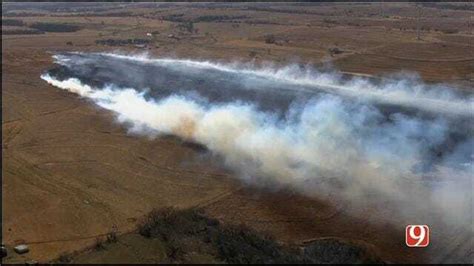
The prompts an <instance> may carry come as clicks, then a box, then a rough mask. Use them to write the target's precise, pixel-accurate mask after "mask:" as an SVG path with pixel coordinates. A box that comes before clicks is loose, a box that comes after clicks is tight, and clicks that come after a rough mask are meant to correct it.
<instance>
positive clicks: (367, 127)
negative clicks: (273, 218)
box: [42, 54, 473, 226]
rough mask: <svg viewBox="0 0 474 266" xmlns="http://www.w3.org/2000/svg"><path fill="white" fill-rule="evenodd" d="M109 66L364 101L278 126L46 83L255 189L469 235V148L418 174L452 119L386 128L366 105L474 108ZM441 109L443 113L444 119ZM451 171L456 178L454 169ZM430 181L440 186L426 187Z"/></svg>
mask: <svg viewBox="0 0 474 266" xmlns="http://www.w3.org/2000/svg"><path fill="white" fill-rule="evenodd" d="M109 56H116V57H120V58H124V59H127V60H142V61H145V62H148V61H149V62H150V63H160V64H170V67H174V66H175V65H176V64H178V65H179V64H192V65H193V66H197V67H206V68H208V67H211V68H219V69H220V70H223V71H240V72H241V73H247V74H249V75H265V76H266V77H267V78H271V79H278V80H282V81H284V82H287V83H288V86H291V83H305V84H307V85H308V84H312V85H313V86H326V87H327V89H328V90H337V91H338V92H341V91H342V92H343V94H345V95H347V94H353V96H354V97H363V98H365V100H364V101H362V102H361V101H354V102H353V103H348V102H347V101H343V100H342V99H341V98H340V97H338V96H334V95H326V96H321V97H315V98H314V99H313V100H311V101H309V102H308V103H307V104H306V105H305V106H294V107H293V108H291V110H290V111H289V112H288V115H287V116H286V117H285V119H283V120H282V119H278V118H277V117H275V116H274V115H272V114H270V113H265V112H262V111H258V108H257V107H256V106H254V105H252V104H248V103H228V104H219V105H213V104H210V103H204V102H197V101H194V100H193V99H190V98H187V97H184V96H180V95H173V96H170V97H167V98H164V99H161V100H153V99H147V98H146V97H145V93H143V92H138V91H137V90H136V89H134V88H117V87H115V86H114V85H108V86H105V87H104V88H94V87H91V86H88V85H85V84H82V83H81V82H80V81H79V80H78V79H75V78H70V79H66V80H63V81H60V80H57V79H54V78H53V77H51V76H50V75H48V74H44V75H42V79H44V80H45V81H47V82H48V83H50V84H51V85H53V86H55V87H58V88H61V89H65V90H68V91H71V92H73V93H76V94H78V95H80V96H82V97H86V98H89V99H91V100H93V101H94V102H95V103H96V104H98V105H99V106H101V107H103V108H105V109H107V110H111V111H113V112H115V113H116V114H117V117H118V121H119V122H121V123H127V124H129V125H131V127H130V132H133V133H135V134H145V135H147V136H152V137H156V136H159V135H161V134H173V135H176V136H178V137H180V138H182V139H185V140H189V141H193V142H197V143H200V144H203V145H205V146H206V147H207V148H208V149H209V150H210V151H211V152H212V153H214V154H216V155H219V156H221V157H222V159H223V160H224V163H225V164H226V165H227V166H228V167H229V168H231V169H233V170H235V171H236V172H237V173H238V176H239V177H240V178H241V179H242V180H244V181H245V182H248V183H250V184H254V185H272V186H283V187H288V186H289V187H292V188H295V189H298V190H299V191H301V192H302V193H305V194H307V195H311V196H319V197H324V196H328V195H329V194H333V193H337V194H338V195H339V197H340V198H341V199H343V200H349V201H352V202H353V203H354V205H357V204H364V202H367V201H369V200H370V197H372V195H376V196H380V197H383V198H384V199H386V200H387V201H388V202H391V204H393V205H394V206H397V207H400V208H399V210H398V211H399V212H400V213H399V214H400V215H402V216H405V215H411V214H413V213H417V212H420V211H424V210H425V209H426V208H432V211H431V212H432V213H434V214H435V215H439V216H441V218H442V219H445V220H446V221H447V222H450V223H452V222H455V223H462V224H463V225H468V226H471V223H470V220H466V219H470V213H471V212H472V201H471V198H472V170H473V166H472V161H471V162H469V163H468V164H467V165H463V166H459V165H456V164H459V160H458V158H457V157H459V156H461V155H463V154H466V153H468V154H471V156H472V154H473V151H472V146H471V147H469V145H472V143H473V140H472V138H470V140H469V141H468V143H466V144H465V145H461V146H459V147H457V148H456V149H454V150H453V151H452V153H451V155H449V156H446V158H448V159H447V162H439V163H437V164H435V165H434V166H433V167H432V169H431V170H430V172H429V173H420V172H419V171H417V170H416V169H417V168H418V167H419V165H420V164H422V163H423V162H424V161H426V158H425V157H426V154H427V153H428V151H429V149H431V148H433V147H435V146H436V145H439V144H440V143H442V142H443V140H444V139H445V138H446V134H447V132H448V129H449V126H448V123H447V121H446V118H445V117H443V116H439V117H438V118H437V119H431V120H422V119H419V118H414V117H408V116H406V115H402V114H397V115H394V116H393V117H392V120H393V121H392V122H391V123H383V119H384V118H383V116H382V115H381V113H380V112H379V111H378V110H377V109H376V108H375V107H373V106H371V105H370V104H367V103H368V102H370V101H371V100H375V101H382V102H390V103H391V104H397V105H401V106H411V107H416V108H421V109H426V110H430V111H436V112H447V113H449V114H451V115H472V110H471V109H470V108H471V107H472V100H461V99H458V98H455V96H453V95H451V94H449V93H448V94H446V93H444V94H443V95H444V96H443V97H440V95H442V94H441V93H440V92H437V93H433V92H429V91H426V90H425V88H424V87H425V85H423V84H418V85H417V87H415V88H413V87H410V88H406V87H405V86H406V85H407V83H406V81H397V82H392V83H389V84H385V85H384V87H382V88H375V85H373V84H370V83H369V82H367V81H364V80H355V81H351V82H348V83H342V82H341V81H338V80H337V78H334V77H332V78H331V77H330V76H324V75H323V76H321V77H314V76H313V75H310V74H308V73H306V74H301V73H299V74H298V73H297V72H296V71H295V70H292V69H291V68H290V69H285V70H250V69H241V70H238V69H236V68H234V67H233V66H223V65H219V64H214V63H210V62H195V61H190V60H174V59H157V60H152V59H148V58H136V57H130V56H122V55H115V54H112V55H110V54H109ZM63 63H64V62H63ZM292 71H293V74H291V73H292ZM446 95H447V96H446ZM440 106H442V107H443V108H441V109H438V108H439V107H440ZM471 135H472V134H471ZM448 161H449V162H448ZM453 164H454V165H456V167H455V168H453V167H450V166H452V165H453ZM425 176H430V177H431V178H433V179H435V180H436V181H435V182H429V183H427V182H426V181H425V180H424V177H425ZM417 201H418V202H420V201H421V202H423V204H418V203H416V202H417ZM427 206H430V207H427ZM437 217H438V216H437Z"/></svg>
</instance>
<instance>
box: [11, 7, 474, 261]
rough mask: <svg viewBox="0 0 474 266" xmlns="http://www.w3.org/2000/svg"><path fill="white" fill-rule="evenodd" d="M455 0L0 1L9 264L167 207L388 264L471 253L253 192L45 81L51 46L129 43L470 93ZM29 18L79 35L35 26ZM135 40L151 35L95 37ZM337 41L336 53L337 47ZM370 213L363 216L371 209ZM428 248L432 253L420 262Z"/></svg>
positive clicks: (323, 206)
mask: <svg viewBox="0 0 474 266" xmlns="http://www.w3.org/2000/svg"><path fill="white" fill-rule="evenodd" d="M459 5H462V4H459ZM466 5H467V4H466ZM453 6H454V7H455V6H456V4H452V5H446V6H443V5H439V6H437V5H429V6H421V7H420V8H419V10H418V9H416V8H415V6H414V5H412V4H408V3H393V4H388V3H374V4H346V3H339V4H290V3H285V4H272V5H268V4H265V5H264V4H231V3H218V4H204V3H203V4H157V5H155V4H130V5H122V4H110V5H107V4H98V5H95V6H94V5H92V6H89V5H86V7H84V6H81V5H77V6H73V5H69V6H65V7H61V6H59V7H53V6H50V5H45V4H43V5H40V4H26V3H24V4H20V5H18V4H17V5H15V4H8V3H7V4H6V3H3V4H2V20H18V21H21V25H20V26H7V25H4V26H2V158H3V159H2V176H3V180H2V210H3V217H2V230H3V232H2V233H3V242H4V243H5V244H6V245H7V246H9V247H12V246H14V245H15V244H20V243H26V244H28V245H29V247H30V252H29V253H27V254H25V255H21V256H19V255H14V254H13V252H12V251H11V250H10V255H11V257H9V258H7V260H6V262H24V261H28V260H36V261H39V262H48V261H51V260H53V259H56V258H58V256H60V255H61V254H63V253H65V252H66V253H67V252H73V251H80V250H83V249H85V248H87V247H90V246H91V245H94V243H95V241H96V238H97V237H98V236H104V235H106V234H107V233H108V232H110V230H111V228H112V227H114V226H115V227H117V228H118V230H119V232H120V233H127V232H131V231H133V230H134V229H135V228H136V225H137V221H138V220H140V219H141V217H143V216H144V215H146V214H147V213H148V212H149V211H150V210H152V209H153V208H160V207H169V206H173V207H177V208H183V209H185V208H191V207H200V208H202V209H203V210H204V211H205V212H206V213H208V214H209V215H210V216H212V217H215V218H217V219H219V220H220V221H222V222H224V223H230V224H232V223H234V224H245V225H247V226H249V227H251V228H253V229H255V230H258V231H265V232H268V233H270V234H272V235H274V236H275V237H276V239H277V240H279V241H282V242H285V243H301V242H302V241H305V240H307V239H313V238H317V237H329V236H330V237H340V238H345V239H352V240H358V241H363V242H366V243H368V244H370V245H373V246H374V247H375V248H376V249H377V252H378V253H379V254H380V256H381V257H382V258H383V259H384V260H386V261H388V262H427V261H432V260H435V261H436V262H443V261H446V260H448V261H449V260H450V259H453V258H455V257H456V256H466V254H468V255H469V254H470V252H471V251H470V249H469V247H467V249H466V247H465V245H466V244H465V243H463V241H464V240H463V239H462V238H460V237H459V238H456V239H454V242H453V247H457V248H456V249H455V251H452V249H451V248H446V247H438V246H436V245H433V246H432V247H430V249H427V250H414V249H409V248H406V247H405V243H404V232H403V228H401V229H400V228H395V227H393V226H392V225H390V224H388V223H379V224H370V223H369V222H368V221H367V220H360V219H358V218H357V217H352V216H351V215H350V214H348V213H346V212H345V211H344V208H345V206H344V205H343V204H340V205H339V204H336V203H333V202H322V201H320V200H318V199H314V198H306V197H303V196H300V195H297V194H293V193H291V192H278V193H274V192H272V191H264V190H260V189H257V188H249V187H247V186H246V185H244V184H240V183H239V182H238V181H237V179H235V178H232V175H233V173H232V172H230V171H228V170H227V169H223V168H222V167H221V166H219V164H218V163H216V162H213V160H212V158H209V157H207V156H204V155H202V153H201V151H200V150H199V149H196V147H194V146H192V145H188V144H186V143H183V142H182V141H180V140H178V139H175V138H173V137H166V138H159V139H154V140H150V139H147V138H143V137H138V136H133V135H129V134H127V131H126V129H125V128H124V127H123V126H121V125H118V124H117V123H116V122H115V121H114V118H113V115H112V114H111V113H109V112H107V111H103V110H101V109H99V108H98V107H96V106H94V105H93V104H92V103H90V102H88V101H87V100H84V99H80V98H78V97H77V96H76V95H73V94H71V93H68V92H65V91H61V90H58V89H56V88H54V87H52V86H50V85H48V84H47V83H45V82H44V81H43V80H41V79H40V75H41V74H42V73H43V72H44V71H45V70H47V69H48V68H50V67H51V66H52V64H53V62H52V58H51V56H52V53H53V52H58V51H122V52H123V51H129V52H134V53H143V52H147V53H149V54H151V55H152V56H156V57H166V56H173V57H180V58H194V59H215V60H223V61H227V62H231V61H233V60H239V61H251V60H256V61H272V62H275V63H276V64H281V65H285V64H287V63H293V62H296V63H301V64H306V63H311V64H314V65H320V66H332V67H334V68H336V69H338V70H340V71H343V72H347V73H352V74H359V75H373V76H378V75H384V74H391V73H396V72H399V71H413V72H417V73H418V74H419V75H420V76H421V78H422V79H423V80H425V81H426V82H446V83H453V84H457V85H458V86H460V87H462V88H465V89H472V81H473V79H474V76H473V73H474V49H473V45H474V35H473V30H472V26H473V21H472V17H473V15H474V11H473V9H472V4H471V5H470V7H471V9H470V10H469V9H468V8H461V9H456V8H454V7H453ZM61 8H62V9H61ZM418 12H420V13H421V16H420V17H421V18H420V25H421V28H422V29H421V30H420V32H421V39H417V34H416V27H417V16H419V15H418V14H419V13H418ZM35 23H55V24H64V23H67V24H70V25H75V26H78V29H79V30H77V31H71V32H49V31H47V32H43V33H37V34H32V33H31V32H30V31H28V29H33V28H32V27H33V26H34V25H35ZM2 24H4V23H2ZM190 25H191V26H190ZM191 27H192V28H191ZM21 30H26V31H21ZM149 32H154V34H153V36H152V37H149V36H147V35H146V34H147V33H149ZM270 35H271V36H272V37H271V39H272V40H269V37H268V36H270ZM130 38H132V39H133V38H139V39H149V40H150V42H149V44H148V45H147V46H145V47H141V46H136V45H133V44H130V45H121V46H109V45H101V44H97V43H96V41H97V40H106V39H130ZM332 48H338V49H339V50H340V51H342V53H340V54H333V55H331V54H330V53H329V49H332ZM365 212H366V213H367V215H368V216H370V215H371V214H370V206H367V210H365ZM387 215H390V214H389V212H388V211H387ZM374 219H376V218H375V217H374ZM434 237H436V236H434ZM467 245H469V243H467ZM447 251H449V252H447ZM428 252H431V253H438V255H437V257H436V258H428ZM453 252H458V253H459V254H457V253H453Z"/></svg>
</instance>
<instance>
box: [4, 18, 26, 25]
mask: <svg viewBox="0 0 474 266" xmlns="http://www.w3.org/2000/svg"><path fill="white" fill-rule="evenodd" d="M2 25H3V26H24V25H25V24H24V23H23V21H22V20H19V19H2Z"/></svg>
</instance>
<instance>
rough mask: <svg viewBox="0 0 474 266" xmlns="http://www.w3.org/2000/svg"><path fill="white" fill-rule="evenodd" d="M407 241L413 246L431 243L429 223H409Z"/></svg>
mask: <svg viewBox="0 0 474 266" xmlns="http://www.w3.org/2000/svg"><path fill="white" fill-rule="evenodd" d="M405 243H406V244H407V246H408V247H411V248H413V247H416V248H424V247H427V246H428V245H429V244H430V228H429V227H428V226H427V225H407V227H406V228H405Z"/></svg>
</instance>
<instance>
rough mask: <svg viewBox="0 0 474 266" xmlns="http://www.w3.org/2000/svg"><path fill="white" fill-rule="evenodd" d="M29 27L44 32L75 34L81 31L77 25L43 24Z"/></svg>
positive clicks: (34, 24) (39, 23) (38, 23)
mask: <svg viewBox="0 0 474 266" xmlns="http://www.w3.org/2000/svg"><path fill="white" fill-rule="evenodd" d="M30 27H31V28H34V29H37V30H40V31H45V32H75V31H78V30H80V29H81V27H79V26H77V25H71V24H61V23H43V22H37V23H33V24H31V26H30Z"/></svg>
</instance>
